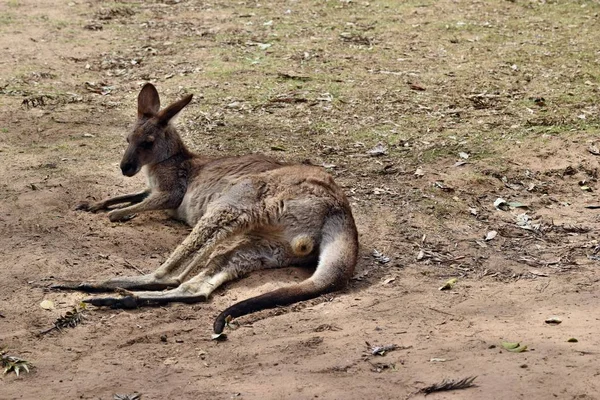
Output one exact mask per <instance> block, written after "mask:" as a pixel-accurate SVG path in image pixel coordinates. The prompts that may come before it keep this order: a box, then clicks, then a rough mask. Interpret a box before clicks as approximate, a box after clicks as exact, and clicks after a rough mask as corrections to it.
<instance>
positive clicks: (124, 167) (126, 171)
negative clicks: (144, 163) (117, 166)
mask: <svg viewBox="0 0 600 400" xmlns="http://www.w3.org/2000/svg"><path fill="white" fill-rule="evenodd" d="M121 172H123V175H125V176H134V175H135V174H137V172H138V167H137V165H135V164H133V163H130V162H122V163H121Z"/></svg>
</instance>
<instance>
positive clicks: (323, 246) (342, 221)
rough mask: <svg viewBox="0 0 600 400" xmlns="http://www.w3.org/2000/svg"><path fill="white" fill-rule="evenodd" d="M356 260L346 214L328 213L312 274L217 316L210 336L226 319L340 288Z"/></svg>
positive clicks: (352, 232) (351, 222) (353, 232)
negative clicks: (315, 267) (317, 261)
mask: <svg viewBox="0 0 600 400" xmlns="http://www.w3.org/2000/svg"><path fill="white" fill-rule="evenodd" d="M357 256H358V234H357V232H356V226H355V224H354V219H353V218H352V214H351V212H350V210H339V211H337V212H334V213H331V214H330V215H329V216H328V217H327V218H326V220H325V223H324V224H323V229H322V237H321V243H320V245H319V263H318V265H317V269H316V270H315V272H314V274H313V275H312V276H311V277H310V278H308V279H306V280H304V281H302V282H300V283H297V284H295V285H291V286H287V287H283V288H280V289H276V290H274V291H272V292H269V293H265V294H262V295H260V296H256V297H252V298H250V299H247V300H244V301H241V302H239V303H236V304H234V305H232V306H231V307H229V308H227V309H226V310H225V311H223V312H222V313H221V314H219V316H218V317H217V319H216V320H215V323H214V326H213V329H214V332H215V333H216V334H220V333H222V332H223V328H225V324H226V321H228V320H229V319H232V318H238V317H241V316H243V315H246V314H251V313H253V312H257V311H260V310H265V309H268V308H275V307H278V306H286V305H289V304H293V303H296V302H299V301H304V300H309V299H313V298H315V297H318V296H319V295H321V294H324V293H328V292H331V291H334V290H338V289H340V288H342V287H343V286H344V285H345V284H346V283H347V282H348V280H349V279H350V277H351V276H352V274H353V273H354V267H355V266H356V259H357Z"/></svg>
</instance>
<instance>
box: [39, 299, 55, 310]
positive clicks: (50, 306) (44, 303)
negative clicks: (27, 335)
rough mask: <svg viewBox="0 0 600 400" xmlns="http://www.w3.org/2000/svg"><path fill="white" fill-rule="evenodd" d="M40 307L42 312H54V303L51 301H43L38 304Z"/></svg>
mask: <svg viewBox="0 0 600 400" xmlns="http://www.w3.org/2000/svg"><path fill="white" fill-rule="evenodd" d="M40 307H42V308H43V309H44V310H54V302H53V301H52V300H44V301H42V302H41V303H40Z"/></svg>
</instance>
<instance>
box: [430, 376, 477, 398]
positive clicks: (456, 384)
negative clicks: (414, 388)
mask: <svg viewBox="0 0 600 400" xmlns="http://www.w3.org/2000/svg"><path fill="white" fill-rule="evenodd" d="M476 378H477V376H470V377H468V378H464V379H461V380H454V379H444V380H443V381H442V382H440V383H435V384H433V385H430V386H427V387H424V388H423V389H421V390H420V391H419V392H421V393H425V396H427V395H428V394H430V393H433V392H442V391H448V390H458V389H467V388H470V387H472V386H474V384H473V381H474V380H475V379H476Z"/></svg>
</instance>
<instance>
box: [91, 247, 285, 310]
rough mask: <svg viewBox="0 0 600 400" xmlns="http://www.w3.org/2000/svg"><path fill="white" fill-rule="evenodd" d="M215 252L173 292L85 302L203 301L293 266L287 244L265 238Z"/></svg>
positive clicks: (128, 294)
mask: <svg viewBox="0 0 600 400" xmlns="http://www.w3.org/2000/svg"><path fill="white" fill-rule="evenodd" d="M215 253H216V254H215ZM215 253H213V254H212V255H211V258H210V260H209V261H208V263H207V265H206V266H205V268H204V269H203V270H202V271H200V272H199V273H198V274H197V275H196V276H194V277H192V278H191V279H189V280H188V281H186V282H184V283H182V284H181V285H179V287H177V288H175V289H171V290H166V291H163V292H148V291H143V292H136V291H134V292H129V291H121V294H123V295H124V296H122V297H96V298H91V299H87V300H84V301H85V302H86V303H91V304H92V305H95V306H110V307H113V308H135V307H142V306H147V305H161V304H166V303H171V302H180V303H196V302H202V301H206V300H207V299H208V297H209V296H210V295H211V293H212V292H213V291H214V290H216V289H217V288H218V287H219V286H221V285H222V284H224V283H226V282H228V281H231V280H234V279H237V278H239V277H241V276H244V275H246V274H248V273H250V272H252V271H256V270H259V269H267V268H278V267H282V266H287V265H290V264H293V263H294V259H293V258H291V257H290V250H289V245H286V244H285V243H279V242H273V241H271V240H267V239H259V240H251V241H248V242H246V243H245V244H244V245H242V246H240V247H236V248H234V249H231V250H229V251H227V252H225V253H218V252H215Z"/></svg>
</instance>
